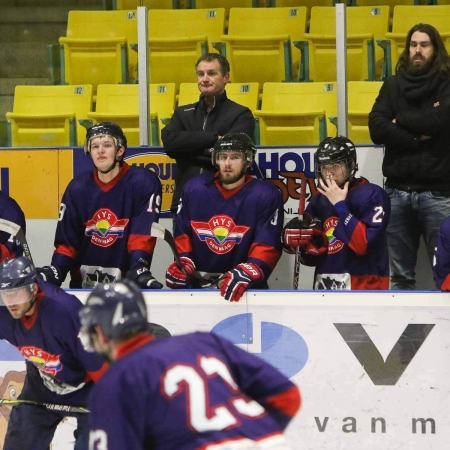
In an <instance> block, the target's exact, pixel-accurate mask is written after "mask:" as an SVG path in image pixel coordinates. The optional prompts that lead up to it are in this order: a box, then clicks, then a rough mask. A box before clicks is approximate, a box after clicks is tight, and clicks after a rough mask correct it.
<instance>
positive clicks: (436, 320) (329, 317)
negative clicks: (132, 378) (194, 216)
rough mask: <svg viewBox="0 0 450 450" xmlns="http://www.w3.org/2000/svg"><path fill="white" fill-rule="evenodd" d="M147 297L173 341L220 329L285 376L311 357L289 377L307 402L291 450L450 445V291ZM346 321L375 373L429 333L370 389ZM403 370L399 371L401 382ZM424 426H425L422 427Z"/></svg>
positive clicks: (438, 448) (293, 428) (405, 449)
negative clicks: (343, 331) (407, 334)
mask: <svg viewBox="0 0 450 450" xmlns="http://www.w3.org/2000/svg"><path fill="white" fill-rule="evenodd" d="M86 294H87V293H84V292H81V293H79V297H80V298H81V299H83V298H85V296H86ZM145 297H146V300H147V304H148V305H149V313H150V314H149V319H150V320H151V321H153V322H157V323H160V324H161V325H163V326H165V327H166V328H167V329H168V330H169V331H170V332H171V333H172V334H180V333H186V332H190V331H195V330H203V331H210V330H212V329H213V328H214V327H217V326H220V327H221V333H224V334H225V335H227V336H228V337H229V338H232V339H233V340H234V341H237V342H239V343H240V344H242V343H243V342H247V344H245V343H244V344H242V345H241V346H242V347H244V348H246V349H247V350H249V351H251V352H254V353H261V350H262V356H263V357H268V359H269V360H271V359H272V358H274V355H276V356H278V358H277V361H278V364H279V367H280V368H281V369H282V370H288V371H289V370H290V368H291V367H293V366H295V365H296V363H298V360H301V359H302V357H303V358H304V357H305V353H307V358H306V359H304V362H306V363H305V364H304V366H303V367H302V368H301V370H299V371H298V372H297V373H295V374H294V375H293V376H292V377H291V379H292V380H293V381H294V382H295V383H297V384H298V386H299V387H300V390H301V393H302V396H303V405H302V409H301V411H300V412H299V414H298V415H297V417H296V418H295V419H294V420H293V422H292V423H291V425H290V426H289V428H288V431H287V436H288V439H289V442H290V443H291V445H292V449H293V450H300V449H301V450H322V449H324V450H325V449H327V450H328V449H329V450H338V449H345V450H361V449H362V448H368V449H373V450H385V449H389V450H397V449H402V450H423V449H434V450H443V449H445V448H448V442H449V440H450V416H449V413H448V398H449V392H450V354H449V352H448V348H449V346H450V296H449V295H448V294H443V293H437V292H414V293H398V292H396V293H392V292H382V293H374V292H351V293H348V292H346V293H341V292H325V293H323V292H321V293H319V292H306V291H300V292H297V293H296V292H292V291H271V292H268V291H250V292H249V293H248V295H247V296H246V297H245V298H243V299H242V300H241V301H240V302H239V303H237V304H236V303H231V304H229V303H227V302H225V301H224V300H223V299H222V298H221V297H220V295H219V293H218V292H216V291H200V292H198V291H182V292H181V291H180V292H176V295H174V292H173V291H172V292H171V291H159V292H151V293H150V292H147V293H145ZM343 323H346V324H350V326H355V325H354V324H361V325H362V327H363V329H364V330H365V332H366V333H367V336H369V337H370V339H371V341H372V343H373V346H372V347H370V348H368V349H366V351H363V353H365V354H368V353H369V357H371V356H372V354H373V355H374V354H375V353H376V351H379V352H380V354H381V357H382V361H381V362H380V363H379V364H378V365H375V369H376V370H378V371H379V372H381V373H383V370H386V367H385V360H386V358H387V356H388V355H389V353H390V352H391V351H392V354H393V356H394V362H395V356H396V355H397V354H398V353H399V352H398V346H399V344H398V343H397V341H398V340H399V338H400V336H401V335H402V333H403V332H404V330H405V328H406V327H407V326H408V325H410V324H411V325H418V324H427V325H429V326H431V325H433V327H432V329H431V331H430V332H429V334H428V336H427V337H426V338H425V339H424V340H423V338H421V336H420V333H419V334H418V335H417V336H416V339H414V340H412V341H411V342H412V344H413V345H417V343H418V342H420V341H421V339H422V340H423V344H422V346H421V348H420V349H419V350H418V351H417V353H416V354H415V356H414V357H413V358H412V359H411V361H410V362H409V364H405V363H401V361H397V362H395V363H394V364H393V367H394V369H393V370H394V372H395V373H394V375H393V377H394V378H395V377H398V380H397V381H396V383H395V384H394V385H375V384H374V382H373V381H372V380H371V378H370V377H369V376H368V374H367V373H366V371H365V370H364V369H363V367H362V366H361V364H360V362H359V361H358V359H357V358H356V357H355V355H354V354H353V353H352V351H351V349H350V347H349V346H348V345H347V344H346V342H345V341H344V339H343V338H342V336H341V335H340V334H339V332H338V331H337V329H336V326H335V325H334V324H343ZM245 327H247V328H246V330H247V331H243V330H245ZM286 336H287V338H288V339H287V344H286V342H285V343H284V345H283V342H284V341H283V339H286ZM296 336H297V337H296ZM297 340H298V342H297ZM300 341H303V344H302V342H300ZM355 341H358V339H355ZM249 342H251V344H249ZM411 342H409V343H411ZM289 347H291V348H289ZM372 359H373V358H372ZM397 359H398V358H397ZM272 361H273V360H272ZM405 366H406V367H405ZM399 367H400V368H404V372H403V373H402V374H400V375H399V374H398V373H396V371H398V368H399ZM376 370H375V372H376ZM372 375H373V373H372ZM373 376H374V375H373ZM375 377H376V374H375ZM387 378H389V376H388V377H387ZM327 418H328V419H327ZM375 419H379V420H378V421H377V422H376V423H375V432H372V420H375ZM420 419H425V420H426V419H429V421H428V422H424V424H425V430H422V425H421V422H420V421H417V420H420ZM382 420H384V426H385V432H384V433H383V432H382V423H381V422H382ZM414 420H416V431H415V432H413V421H414ZM432 421H434V430H432ZM320 430H321V431H320ZM433 431H434V432H433ZM59 448H61V449H64V447H59V446H58V449H59ZM66 448H71V447H69V446H68V447H66Z"/></svg>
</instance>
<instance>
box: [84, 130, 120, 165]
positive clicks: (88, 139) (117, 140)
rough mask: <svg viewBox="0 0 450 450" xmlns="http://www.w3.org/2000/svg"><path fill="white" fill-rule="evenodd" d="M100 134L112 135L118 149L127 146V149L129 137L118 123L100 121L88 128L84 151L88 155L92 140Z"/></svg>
mask: <svg viewBox="0 0 450 450" xmlns="http://www.w3.org/2000/svg"><path fill="white" fill-rule="evenodd" d="M98 136H111V137H112V138H113V139H114V142H115V144H116V147H117V149H119V148H120V147H125V150H126V149H127V138H126V137H125V134H124V133H123V131H122V128H120V127H119V125H117V123H114V122H99V123H96V124H95V125H93V126H92V127H91V128H89V129H88V130H87V133H86V142H85V144H84V152H85V153H86V155H88V154H89V153H90V152H91V140H92V139H93V138H94V137H98ZM124 154H125V153H124ZM122 158H123V155H122Z"/></svg>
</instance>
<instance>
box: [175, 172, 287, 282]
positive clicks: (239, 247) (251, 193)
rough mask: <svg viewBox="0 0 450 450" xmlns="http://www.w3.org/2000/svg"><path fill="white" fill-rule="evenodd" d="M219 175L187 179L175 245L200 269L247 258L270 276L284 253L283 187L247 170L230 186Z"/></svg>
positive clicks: (224, 267)
mask: <svg viewBox="0 0 450 450" xmlns="http://www.w3.org/2000/svg"><path fill="white" fill-rule="evenodd" d="M216 176H217V174H216V175H214V174H212V173H207V174H202V175H198V176H196V177H194V178H192V179H191V180H190V181H189V182H188V183H186V185H185V187H184V189H183V192H182V197H181V210H179V213H178V215H177V219H176V226H175V233H174V234H175V242H176V245H177V249H178V251H179V253H180V255H181V256H187V257H189V258H191V259H192V260H193V261H194V263H195V265H196V269H197V270H198V271H204V272H213V273H224V272H227V271H229V270H232V269H233V268H234V267H235V266H237V265H238V264H240V263H243V262H249V263H253V264H257V265H258V266H259V267H260V268H261V269H262V271H263V272H264V278H265V280H267V278H268V277H269V275H270V274H271V273H272V270H273V269H274V267H275V265H276V264H277V262H278V260H279V259H280V257H281V230H282V226H283V215H284V210H283V201H282V197H281V192H280V191H279V190H278V189H277V188H276V187H275V186H274V185H272V184H271V183H268V182H267V181H262V180H255V179H253V178H252V177H251V176H249V175H246V179H245V183H244V184H243V185H242V186H240V187H239V188H237V189H234V190H232V191H227V190H225V189H223V188H222V186H221V185H220V183H219V182H218V180H217V179H216Z"/></svg>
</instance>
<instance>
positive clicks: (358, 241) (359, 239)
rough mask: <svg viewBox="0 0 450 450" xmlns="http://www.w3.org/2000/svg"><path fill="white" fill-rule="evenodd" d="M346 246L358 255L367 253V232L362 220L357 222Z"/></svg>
mask: <svg viewBox="0 0 450 450" xmlns="http://www.w3.org/2000/svg"><path fill="white" fill-rule="evenodd" d="M348 246H349V247H350V248H351V249H352V250H353V251H354V252H355V253H356V254H357V255H359V256H364V255H365V254H367V233H366V226H365V225H364V223H363V222H358V225H356V227H355V229H354V231H353V234H352V238H351V239H350V243H349V244H348Z"/></svg>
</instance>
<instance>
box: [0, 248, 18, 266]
mask: <svg viewBox="0 0 450 450" xmlns="http://www.w3.org/2000/svg"><path fill="white" fill-rule="evenodd" d="M0 255H1V257H0V262H2V261H3V260H4V259H6V258H15V257H16V255H15V254H14V253H13V252H11V251H10V250H9V248H8V247H7V246H6V245H5V244H0Z"/></svg>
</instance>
